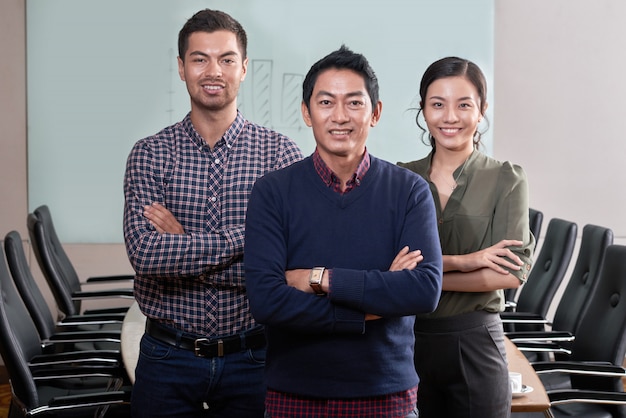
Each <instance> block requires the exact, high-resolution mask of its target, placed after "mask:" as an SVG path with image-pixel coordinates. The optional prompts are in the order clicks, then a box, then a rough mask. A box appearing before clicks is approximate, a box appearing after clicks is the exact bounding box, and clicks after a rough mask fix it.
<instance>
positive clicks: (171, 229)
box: [143, 203, 185, 234]
mask: <svg viewBox="0 0 626 418" xmlns="http://www.w3.org/2000/svg"><path fill="white" fill-rule="evenodd" d="M143 216H145V217H146V219H147V220H148V222H150V224H151V225H152V226H154V228H155V229H156V230H157V232H158V233H159V234H165V233H168V234H184V233H185V229H184V228H183V226H182V225H181V224H180V223H179V222H178V221H177V220H176V218H175V217H174V215H172V212H170V211H169V210H167V209H166V208H165V206H163V205H161V204H160V203H153V204H151V205H148V206H144V207H143Z"/></svg>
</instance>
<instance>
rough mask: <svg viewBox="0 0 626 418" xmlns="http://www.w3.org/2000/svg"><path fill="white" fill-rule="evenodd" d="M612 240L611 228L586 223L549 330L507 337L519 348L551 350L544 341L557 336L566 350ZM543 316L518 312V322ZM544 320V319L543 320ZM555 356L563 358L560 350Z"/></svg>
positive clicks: (595, 283)
mask: <svg viewBox="0 0 626 418" xmlns="http://www.w3.org/2000/svg"><path fill="white" fill-rule="evenodd" d="M611 244H613V231H612V230H611V229H609V228H605V227H602V226H598V225H590V224H588V225H585V227H584V228H583V234H582V237H581V241H580V249H579V251H578V256H577V258H576V264H575V265H574V269H573V271H572V274H571V276H570V279H569V281H568V282H567V286H566V287H565V290H564V292H563V295H562V296H561V300H560V301H559V304H558V306H557V308H556V311H555V314H554V320H553V321H552V323H549V325H550V326H551V330H550V331H530V332H509V333H507V337H509V339H510V340H511V341H513V342H514V343H515V344H516V345H517V346H518V348H519V349H520V350H522V351H526V352H529V351H535V350H537V351H544V350H545V349H546V348H548V351H552V350H551V349H550V347H549V346H548V347H545V346H544V345H543V344H538V345H535V344H534V343H537V342H539V343H544V342H551V341H554V340H555V339H556V340H560V341H564V342H563V343H560V344H559V346H560V347H562V348H563V349H564V351H562V352H564V353H567V351H569V350H568V345H570V344H568V343H566V342H565V341H571V340H572V339H573V338H574V336H575V335H576V331H577V329H578V326H579V325H580V321H581V318H582V315H583V312H584V311H585V309H586V308H587V305H588V304H589V301H590V300H591V296H592V295H593V292H594V291H595V289H596V287H597V285H598V280H597V279H598V277H599V273H600V268H601V266H602V263H603V261H604V256H605V253H606V249H607V248H608V246H609V245H611ZM540 319H545V318H542V317H540V316H539V315H535V314H527V315H523V314H520V315H518V318H517V323H520V322H521V323H523V322H524V321H531V322H533V321H536V320H540ZM546 322H547V321H546ZM554 355H555V357H556V358H557V359H563V356H562V355H561V354H559V353H555V354H554Z"/></svg>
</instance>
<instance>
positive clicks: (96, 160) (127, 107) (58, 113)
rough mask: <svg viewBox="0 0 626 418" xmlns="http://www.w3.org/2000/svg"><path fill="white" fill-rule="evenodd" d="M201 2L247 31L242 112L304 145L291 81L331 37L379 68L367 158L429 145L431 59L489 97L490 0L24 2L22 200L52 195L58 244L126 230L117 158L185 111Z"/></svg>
mask: <svg viewBox="0 0 626 418" xmlns="http://www.w3.org/2000/svg"><path fill="white" fill-rule="evenodd" d="M207 7H208V8H214V9H220V10H224V11H225V12H227V13H229V14H231V15H232V16H233V17H235V18H236V19H237V20H239V21H240V22H241V24H242V25H243V26H244V28H245V30H246V32H247V34H248V57H249V67H248V75H247V77H246V80H245V81H244V83H243V84H242V86H241V89H240V92H239V108H240V110H241V111H242V113H243V114H244V116H245V117H246V118H248V119H250V120H251V121H253V122H256V123H259V124H262V125H266V126H269V127H271V128H273V129H276V130H278V131H279V132H282V133H284V134H286V135H288V136H290V137H291V138H293V139H294V140H295V141H296V142H297V143H298V145H299V146H300V147H301V148H302V150H303V152H304V153H305V155H308V154H310V153H311V152H312V151H313V150H314V147H315V145H314V140H313V137H312V134H311V132H310V129H309V128H307V127H306V126H305V125H304V123H303V122H302V119H301V115H300V101H301V83H302V80H303V78H304V76H305V74H306V73H307V71H308V69H309V68H310V66H311V65H312V64H313V63H314V62H315V61H317V60H318V59H320V58H321V57H323V56H324V55H326V54H328V53H329V52H331V51H333V50H335V49H337V48H339V46H341V44H345V45H346V46H348V47H349V48H350V49H352V50H354V51H355V52H360V53H363V54H364V55H365V56H366V57H367V58H368V59H369V61H370V64H371V65H372V67H373V68H374V71H375V72H376V74H377V76H378V78H379V83H380V97H381V100H382V102H383V112H382V118H381V121H380V123H379V124H378V125H377V126H376V127H375V128H374V129H372V130H371V131H370V132H371V134H370V138H369V140H368V143H367V144H368V150H369V151H370V152H371V153H372V154H373V155H375V156H377V157H380V158H383V159H386V160H389V161H391V162H394V163H395V162H397V161H410V160H415V159H418V158H421V157H423V156H425V155H426V154H427V153H428V151H429V150H430V148H429V147H426V146H425V145H423V144H422V142H421V137H420V134H421V132H420V131H419V129H418V128H417V127H416V125H415V120H414V119H415V111H414V109H415V108H416V107H417V104H418V101H419V100H418V88H419V81H420V77H421V74H422V73H423V71H424V70H425V68H426V67H427V66H428V64H430V63H431V62H432V61H434V60H436V59H439V58H441V57H444V56H448V55H458V56H461V57H464V58H468V59H470V60H472V61H474V62H475V63H477V64H478V65H479V66H480V67H481V68H482V69H483V71H484V72H485V75H486V77H487V81H488V85H489V87H490V89H489V92H488V101H489V103H490V107H489V109H493V107H494V106H493V83H492V80H493V75H492V72H493V31H494V21H493V20H494V13H495V12H494V0H472V1H467V0H385V1H369V0H316V1H311V2H300V1H293V0H237V1H232V0H231V1H229V0H213V1H195V0H186V1H184V2H183V1H178V0H133V1H127V0H108V1H96V0H55V1H49V0H28V1H27V83H28V171H29V173H28V175H29V184H28V186H29V193H28V198H29V210H31V211H32V210H33V209H34V208H36V207H37V206H39V205H41V204H47V205H48V206H50V209H51V211H52V215H53V217H54V220H55V224H56V228H57V230H58V233H59V235H60V238H61V240H62V241H63V242H67V243H121V242H123V235H122V212H123V205H124V198H123V191H122V182H123V176H124V168H125V163H126V157H127V156H128V153H129V151H130V149H131V147H132V145H133V144H134V143H135V142H136V141H137V140H139V139H140V138H143V137H146V136H148V135H152V134H154V133H156V132H158V131H159V130H161V129H162V128H164V127H165V126H168V125H171V124H173V123H175V122H177V121H179V120H181V119H182V118H183V117H184V116H185V115H186V113H187V112H188V111H189V98H188V95H187V90H186V88H185V84H184V83H183V82H182V81H181V80H180V78H179V76H178V72H177V64H176V56H177V54H178V51H177V37H178V31H179V30H180V28H181V27H182V25H183V24H184V23H185V21H186V20H187V19H188V18H189V17H191V16H192V15H193V14H194V13H195V12H196V11H198V10H200V9H203V8H207ZM487 116H488V118H489V119H490V120H491V125H492V129H490V131H492V130H493V123H494V121H493V117H492V116H491V114H490V113H488V115H487ZM490 131H488V132H487V134H486V135H484V136H483V142H484V143H485V149H484V150H485V151H486V152H487V153H491V149H492V143H491V142H492V140H491V136H490Z"/></svg>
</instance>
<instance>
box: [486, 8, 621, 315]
mask: <svg viewBox="0 0 626 418" xmlns="http://www.w3.org/2000/svg"><path fill="white" fill-rule="evenodd" d="M625 16H626V2H624V1H622V0H550V1H545V0H506V1H498V0H496V18H495V64H494V65H495V67H494V68H495V69H494V71H495V75H494V79H495V91H494V95H495V103H494V119H495V121H496V123H495V124H494V156H495V157H496V158H499V159H507V160H512V161H515V162H517V163H519V164H521V165H522V166H523V167H524V168H525V170H526V172H527V174H528V178H529V183H530V205H531V206H532V207H534V208H536V209H539V210H541V211H543V212H544V226H543V228H544V229H543V230H544V232H545V228H546V227H547V223H548V222H549V220H550V219H551V218H554V217H559V218H563V219H567V220H570V221H574V222H576V223H577V224H578V237H579V240H580V234H581V233H582V228H583V226H584V225H585V224H587V223H592V224H597V225H602V226H606V227H610V228H612V229H613V232H614V234H615V243H616V244H626V188H625V187H624V186H625V185H626V170H625V169H624V166H625V163H626V135H625V134H624V126H623V125H624V123H623V121H624V120H625V118H626V78H625V77H624V66H625V64H626V54H624V45H626V33H625V32H624V30H623V22H624V17H625ZM540 244H541V240H540ZM579 245H580V241H578V242H577V244H576V248H575V250H574V255H573V257H572V261H571V263H570V270H569V271H568V273H567V274H566V276H565V279H564V281H563V283H562V284H561V287H560V289H559V291H558V292H557V295H556V296H555V299H554V302H553V304H552V307H551V309H550V311H549V314H548V316H549V317H552V315H553V314H554V310H555V308H556V304H557V303H558V301H559V298H560V296H561V294H562V292H563V290H564V287H565V286H566V285H567V279H568V278H569V275H570V273H571V270H572V266H573V265H574V263H575V260H576V256H577V254H578V247H579ZM538 249H539V248H538Z"/></svg>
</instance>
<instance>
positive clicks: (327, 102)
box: [319, 99, 330, 106]
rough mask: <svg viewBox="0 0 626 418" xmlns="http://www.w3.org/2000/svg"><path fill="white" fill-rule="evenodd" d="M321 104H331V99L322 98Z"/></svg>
mask: <svg viewBox="0 0 626 418" xmlns="http://www.w3.org/2000/svg"><path fill="white" fill-rule="evenodd" d="M319 104H320V105H322V106H329V105H330V100H328V99H323V100H320V101H319Z"/></svg>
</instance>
